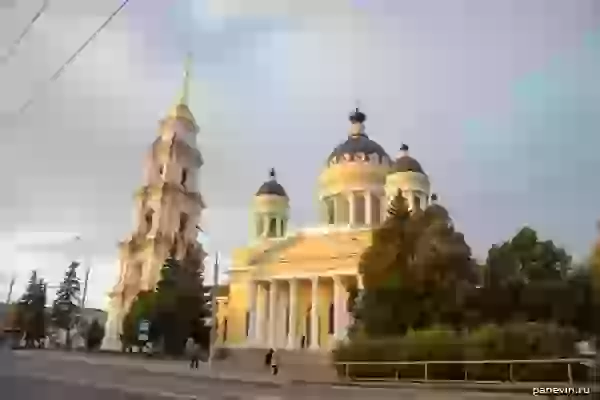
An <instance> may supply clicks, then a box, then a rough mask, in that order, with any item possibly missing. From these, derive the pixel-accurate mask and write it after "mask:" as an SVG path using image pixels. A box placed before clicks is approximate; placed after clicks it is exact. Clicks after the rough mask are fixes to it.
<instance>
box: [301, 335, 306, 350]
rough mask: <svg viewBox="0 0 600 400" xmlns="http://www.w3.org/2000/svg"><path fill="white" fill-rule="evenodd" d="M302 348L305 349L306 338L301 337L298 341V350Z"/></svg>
mask: <svg viewBox="0 0 600 400" xmlns="http://www.w3.org/2000/svg"><path fill="white" fill-rule="evenodd" d="M304 347H306V336H304V335H302V338H301V339H300V348H301V349H303V348H304Z"/></svg>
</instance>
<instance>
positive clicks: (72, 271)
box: [52, 261, 81, 348]
mask: <svg viewBox="0 0 600 400" xmlns="http://www.w3.org/2000/svg"><path fill="white" fill-rule="evenodd" d="M78 267H79V263H78V262H76V261H73V262H72V263H71V264H70V265H69V267H68V268H67V271H66V272H65V277H64V278H63V281H62V282H61V284H60V286H59V288H58V291H57V292H56V297H55V299H54V302H53V304H52V321H53V323H54V325H55V326H56V327H57V328H59V329H62V330H64V331H65V335H66V346H67V348H71V330H72V329H73V328H74V326H75V324H76V322H77V318H78V317H79V312H80V309H79V294H80V292H81V282H80V281H79V278H78V277H77V268H78Z"/></svg>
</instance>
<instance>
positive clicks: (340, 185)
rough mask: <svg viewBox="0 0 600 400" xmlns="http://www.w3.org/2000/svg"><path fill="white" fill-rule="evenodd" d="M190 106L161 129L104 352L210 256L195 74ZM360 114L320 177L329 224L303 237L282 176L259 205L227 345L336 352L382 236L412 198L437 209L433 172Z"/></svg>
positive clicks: (220, 308)
mask: <svg viewBox="0 0 600 400" xmlns="http://www.w3.org/2000/svg"><path fill="white" fill-rule="evenodd" d="M184 78H185V79H184V85H183V93H182V95H181V97H180V99H179V101H178V102H177V103H176V104H175V105H174V106H173V108H172V109H171V110H170V111H169V112H168V114H167V115H166V116H165V118H164V119H162V120H161V121H160V123H159V129H158V135H157V138H156V139H155V140H154V142H153V143H152V145H151V146H150V148H149V150H148V153H147V156H146V159H145V168H144V178H143V181H144V184H143V186H142V187H141V188H140V189H139V190H138V191H137V193H136V195H135V202H134V227H135V228H134V230H133V233H132V234H131V235H130V237H129V238H128V239H127V240H125V241H123V242H121V243H120V245H119V253H120V254H119V277H118V280H117V283H116V284H115V286H114V288H113V290H112V292H111V293H110V305H109V310H108V319H107V322H106V329H105V331H106V335H105V338H104V342H103V348H106V349H119V348H120V347H121V342H120V334H121V331H122V323H123V319H124V318H125V316H126V314H127V312H128V311H129V309H130V307H131V304H132V303H133V301H134V299H135V297H136V296H137V294H138V293H139V292H140V291H146V290H154V288H155V287H156V285H157V283H158V281H159V279H160V270H161V267H162V265H163V263H164V261H165V259H166V258H168V257H174V258H176V259H182V258H184V257H185V256H186V255H188V256H189V255H191V256H193V257H198V259H204V257H205V253H204V251H203V249H202V246H201V245H200V243H198V240H197V238H198V233H199V230H200V225H199V224H200V216H201V213H202V210H203V209H204V208H205V204H204V201H203V199H202V196H201V194H200V192H199V189H198V180H199V171H200V167H201V166H202V164H203V159H202V155H201V153H200V151H199V150H198V148H197V145H196V139H197V134H198V132H199V127H198V124H197V123H196V120H195V119H194V116H193V115H192V113H191V111H190V109H189V108H188V91H189V65H188V68H186V73H185V76H184ZM366 119H367V117H366V115H365V114H364V113H363V112H361V111H360V110H359V109H358V108H357V109H356V110H355V111H354V112H353V113H352V114H351V115H350V129H349V133H348V137H347V138H346V140H345V141H344V142H343V143H341V144H339V145H338V146H337V147H335V148H334V150H333V151H332V152H331V154H330V155H329V156H328V157H327V160H326V163H325V165H324V168H323V170H322V172H321V173H320V176H319V178H318V187H319V189H318V193H317V196H318V199H319V204H320V224H319V226H317V227H312V228H305V229H300V230H298V231H295V232H291V231H290V230H289V229H288V222H289V220H290V216H291V215H292V211H293V210H291V209H290V202H289V200H290V199H289V197H288V195H287V192H286V190H285V189H284V187H283V185H282V184H281V183H280V182H279V181H278V180H277V176H276V171H275V169H271V171H270V172H269V177H268V180H267V181H266V182H264V183H263V184H262V185H261V186H260V187H259V188H258V190H257V192H256V194H255V195H254V198H253V203H252V205H251V209H252V215H253V222H252V223H253V226H252V232H253V237H252V238H251V241H250V244H249V245H248V246H246V247H244V248H240V249H237V250H235V251H234V253H233V257H232V258H233V265H232V266H231V267H230V270H229V282H228V284H227V285H226V286H223V287H219V292H218V293H217V321H216V323H217V324H216V325H217V328H218V329H217V340H218V342H219V344H220V345H222V346H226V347H231V348H233V347H243V348H277V349H290V350H296V349H301V348H308V349H313V350H329V349H330V348H331V347H332V346H333V345H334V344H335V343H336V341H338V340H343V339H344V338H345V336H346V331H347V329H348V326H349V325H350V323H351V316H350V314H349V313H348V310H347V293H348V287H349V286H350V285H352V286H355V287H357V288H359V289H360V288H361V282H360V274H359V273H358V263H359V258H360V255H361V253H362V252H363V251H364V250H365V248H366V247H367V246H369V244H370V240H371V231H372V230H373V229H374V228H376V227H377V226H378V225H379V224H380V223H381V222H382V221H383V219H384V218H385V215H386V212H387V207H388V205H389V203H390V201H391V199H392V198H393V197H394V196H395V195H396V194H397V192H398V189H401V190H402V193H403V195H404V196H405V197H406V199H407V203H408V205H409V208H410V209H413V210H414V209H418V208H421V209H423V208H425V207H427V206H428V205H429V204H430V203H431V201H435V195H431V191H430V182H429V178H428V176H427V174H426V173H425V172H424V170H423V168H422V167H421V164H420V163H419V162H418V161H417V160H416V159H414V158H413V157H411V156H410V155H409V153H408V151H409V148H408V146H406V145H402V147H401V154H400V155H399V156H398V157H397V158H395V159H392V158H390V156H389V155H388V154H387V152H386V151H385V150H384V149H383V147H381V146H380V145H379V144H378V143H376V142H375V141H373V140H372V139H371V138H370V137H369V136H368V135H367V133H366V131H365V121H366Z"/></svg>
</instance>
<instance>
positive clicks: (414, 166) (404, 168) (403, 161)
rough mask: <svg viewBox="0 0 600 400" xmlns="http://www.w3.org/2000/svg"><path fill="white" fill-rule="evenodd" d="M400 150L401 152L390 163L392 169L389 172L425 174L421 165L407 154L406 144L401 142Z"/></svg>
mask: <svg viewBox="0 0 600 400" xmlns="http://www.w3.org/2000/svg"><path fill="white" fill-rule="evenodd" d="M400 151H401V152H402V153H403V154H402V155H401V156H400V157H398V158H397V159H396V160H395V161H394V162H393V163H392V170H391V171H390V173H392V174H393V173H395V172H418V173H421V174H423V175H426V174H425V171H423V167H421V164H420V163H419V162H418V161H417V160H415V159H414V158H412V157H411V156H409V155H408V146H407V145H405V144H403V145H402V147H401V148H400Z"/></svg>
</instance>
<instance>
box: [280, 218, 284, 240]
mask: <svg viewBox="0 0 600 400" xmlns="http://www.w3.org/2000/svg"><path fill="white" fill-rule="evenodd" d="M279 224H280V225H281V230H280V232H281V236H285V221H284V220H283V219H282V220H280V221H279Z"/></svg>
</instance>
